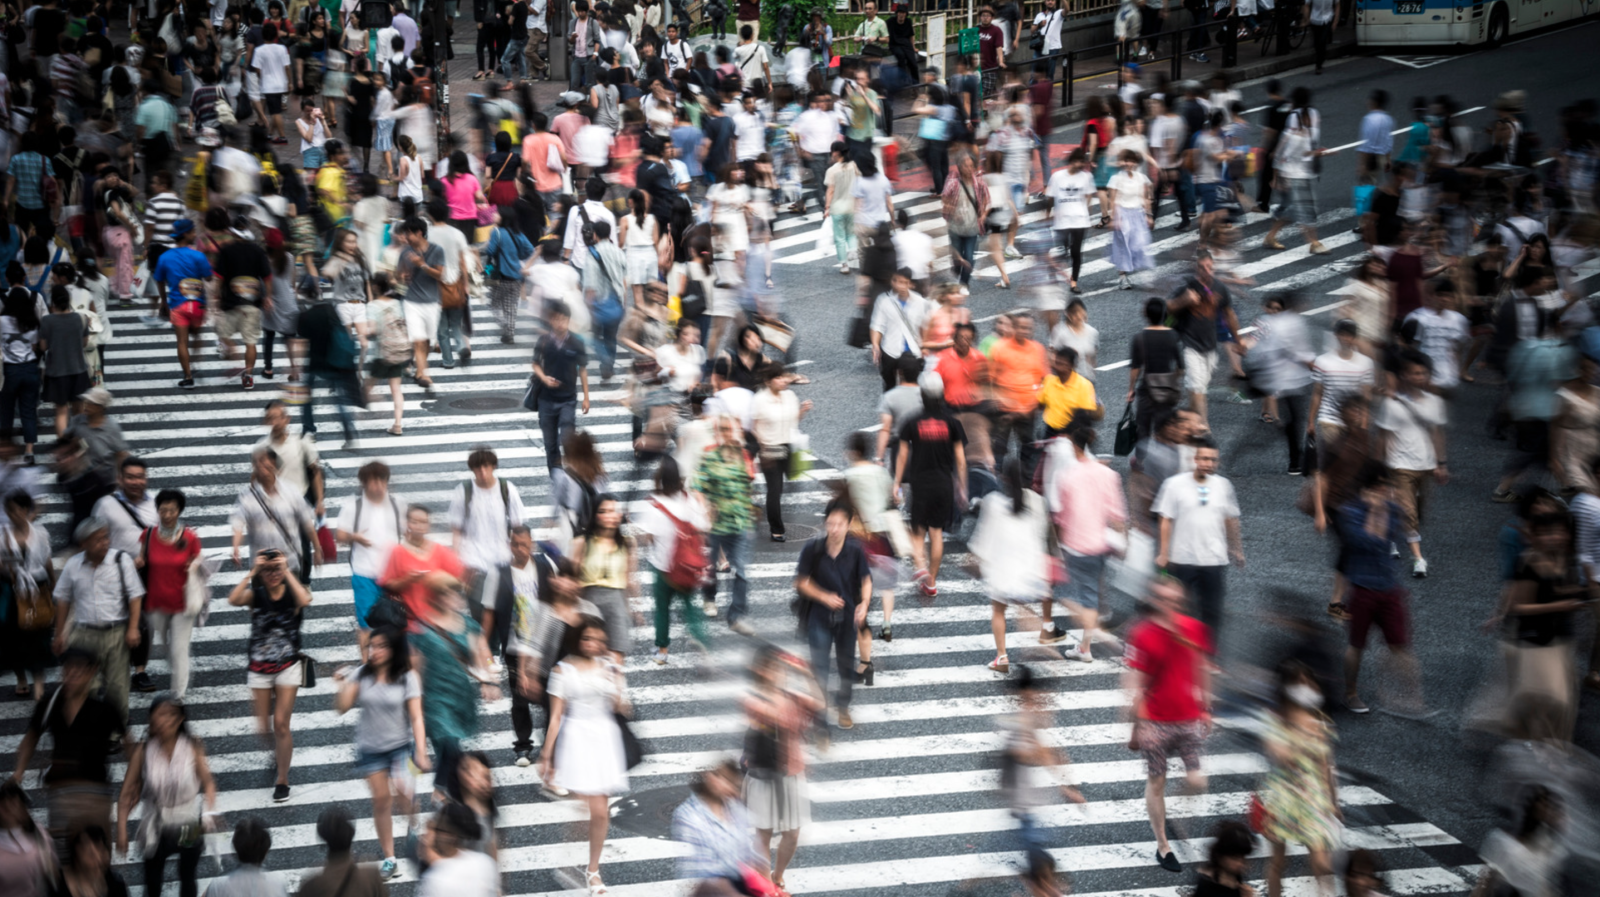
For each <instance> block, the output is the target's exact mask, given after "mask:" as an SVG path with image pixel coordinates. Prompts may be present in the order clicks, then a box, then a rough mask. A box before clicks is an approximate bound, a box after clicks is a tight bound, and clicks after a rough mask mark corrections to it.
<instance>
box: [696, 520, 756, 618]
mask: <svg viewBox="0 0 1600 897" xmlns="http://www.w3.org/2000/svg"><path fill="white" fill-rule="evenodd" d="M753 541H755V533H754V531H752V530H743V531H741V532H737V533H712V534H710V535H709V536H708V537H707V538H706V548H707V549H709V550H710V552H711V558H712V559H713V560H715V559H716V557H717V554H718V553H719V552H720V553H721V554H722V555H723V556H724V557H726V558H727V559H728V566H729V567H732V568H733V601H732V602H731V603H730V604H729V605H728V625H730V626H731V625H733V624H734V623H737V622H739V620H740V619H742V618H743V617H744V616H745V614H747V613H749V612H750V574H749V569H748V568H749V566H750V543H751V542H753ZM700 595H701V597H702V598H704V599H705V601H706V603H708V604H710V603H714V602H715V601H716V600H717V578H716V577H715V576H712V577H711V579H710V581H709V582H707V583H706V586H705V588H704V589H701V590H700Z"/></svg>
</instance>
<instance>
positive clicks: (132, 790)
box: [117, 743, 215, 854]
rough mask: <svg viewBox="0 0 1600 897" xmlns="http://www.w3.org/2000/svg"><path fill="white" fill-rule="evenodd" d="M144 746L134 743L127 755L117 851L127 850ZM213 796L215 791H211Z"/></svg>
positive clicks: (118, 810)
mask: <svg viewBox="0 0 1600 897" xmlns="http://www.w3.org/2000/svg"><path fill="white" fill-rule="evenodd" d="M144 748H145V745H144V744H143V743H140V744H138V745H135V746H134V748H133V753H132V754H129V755H128V771H127V772H126V773H125V774H124V775H123V778H122V793H121V794H120V795H118V798H117V852H118V853H124V854H125V853H127V852H128V816H129V814H131V813H132V812H133V808H134V807H135V806H137V805H138V803H139V792H140V790H141V789H142V788H143V787H144V786H143V784H142V782H141V780H142V779H143V773H144ZM212 796H213V798H214V797H215V793H214V792H213V795H212Z"/></svg>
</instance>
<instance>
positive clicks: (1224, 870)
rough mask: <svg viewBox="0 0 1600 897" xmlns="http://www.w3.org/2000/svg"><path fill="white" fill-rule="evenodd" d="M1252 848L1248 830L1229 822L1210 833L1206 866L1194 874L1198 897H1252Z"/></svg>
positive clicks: (1234, 821) (1251, 839) (1239, 824)
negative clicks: (1201, 896)
mask: <svg viewBox="0 0 1600 897" xmlns="http://www.w3.org/2000/svg"><path fill="white" fill-rule="evenodd" d="M1255 847H1256V836H1255V835H1254V834H1253V833H1251V831H1250V827H1249V826H1247V825H1245V824H1244V823H1242V822H1238V821H1236V820H1232V819H1229V820H1226V821H1223V822H1219V823H1217V827H1216V828H1215V829H1212V832H1211V847H1210V848H1209V849H1208V850H1207V851H1206V863H1205V865H1204V866H1201V867H1200V868H1199V869H1197V870H1195V891H1194V892H1195V894H1196V895H1197V897H1198V895H1205V897H1254V895H1255V888H1253V887H1251V885H1250V883H1249V879H1248V876H1249V874H1250V854H1252V853H1254V852H1255ZM1352 897H1364V895H1352Z"/></svg>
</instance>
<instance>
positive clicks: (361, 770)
mask: <svg viewBox="0 0 1600 897" xmlns="http://www.w3.org/2000/svg"><path fill="white" fill-rule="evenodd" d="M410 756H411V745H409V744H407V745H402V746H400V747H397V748H395V749H394V750H392V751H377V752H376V753H368V752H366V751H363V750H357V751H356V772H357V773H358V774H360V776H361V777H362V778H363V779H364V778H366V777H367V776H370V775H372V774H373V773H375V772H390V773H392V772H393V770H394V768H395V766H396V765H399V766H400V767H402V768H404V766H405V762H406V759H407V758H408V757H410Z"/></svg>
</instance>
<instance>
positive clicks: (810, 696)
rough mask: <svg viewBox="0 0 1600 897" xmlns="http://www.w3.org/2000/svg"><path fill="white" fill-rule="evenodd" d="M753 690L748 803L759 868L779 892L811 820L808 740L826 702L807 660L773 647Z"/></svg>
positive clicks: (756, 663)
mask: <svg viewBox="0 0 1600 897" xmlns="http://www.w3.org/2000/svg"><path fill="white" fill-rule="evenodd" d="M750 670H751V676H752V678H753V680H754V687H753V688H752V689H751V691H750V692H749V693H748V694H746V695H745V697H744V701H743V705H744V713H745V719H746V723H747V725H748V727H749V728H748V729H747V730H746V735H745V753H744V757H743V765H744V768H745V780H744V801H745V805H746V807H748V808H749V814H750V822H751V825H752V827H753V828H754V829H755V833H756V846H757V848H758V849H762V851H761V858H760V861H759V862H758V864H757V865H756V866H755V869H756V871H757V872H761V871H765V873H766V875H767V877H768V878H770V879H771V880H772V883H773V884H774V885H776V886H777V888H778V890H780V891H781V890H783V888H784V883H783V874H784V872H785V871H786V870H787V869H788V868H789V861H790V860H791V859H793V858H794V851H795V847H796V846H798V844H799V842H800V830H801V829H802V828H803V827H804V826H806V825H807V824H809V823H810V821H811V806H810V800H809V798H808V796H807V786H806V774H805V773H806V760H805V751H804V743H805V742H804V739H805V733H806V730H807V729H808V728H809V727H810V725H811V720H812V719H813V718H814V717H815V716H816V714H817V713H818V712H819V711H820V710H822V709H823V707H824V706H825V704H826V701H825V699H824V698H823V696H822V694H821V692H820V691H819V689H818V688H817V684H816V680H815V679H813V678H812V676H811V671H810V670H809V669H807V667H806V664H805V661H803V660H801V659H800V658H799V657H796V656H794V655H793V654H786V653H783V652H780V651H778V650H777V649H775V648H772V647H770V646H764V647H763V648H761V649H758V651H757V652H756V656H755V659H754V660H753V661H752V663H751V667H750ZM773 835H777V836H778V847H777V851H776V857H775V859H771V860H769V857H768V851H767V850H766V849H763V848H770V846H771V844H772V836H773Z"/></svg>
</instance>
